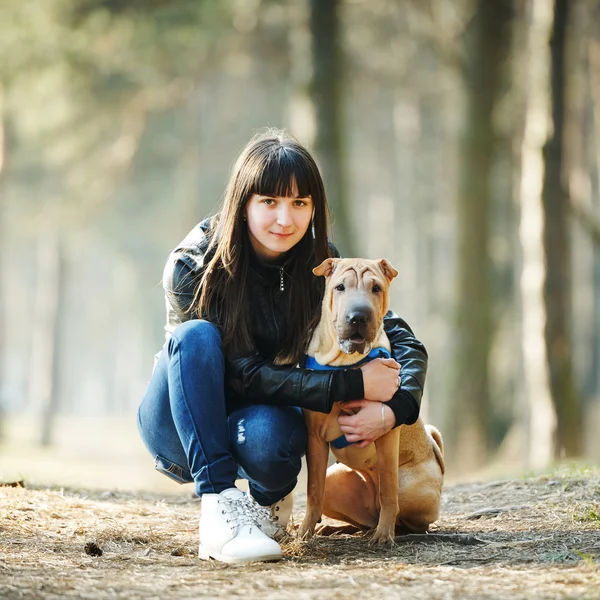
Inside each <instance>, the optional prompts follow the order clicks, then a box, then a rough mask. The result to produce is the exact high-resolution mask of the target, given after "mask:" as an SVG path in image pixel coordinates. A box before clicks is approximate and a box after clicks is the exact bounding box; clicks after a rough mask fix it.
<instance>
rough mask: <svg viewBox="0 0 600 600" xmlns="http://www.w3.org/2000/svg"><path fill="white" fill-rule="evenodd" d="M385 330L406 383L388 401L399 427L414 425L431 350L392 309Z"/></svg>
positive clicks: (385, 320)
mask: <svg viewBox="0 0 600 600" xmlns="http://www.w3.org/2000/svg"><path fill="white" fill-rule="evenodd" d="M383 329H384V331H385V333H386V334H387V336H388V339H389V341H390V345H391V347H392V358H394V359H395V360H396V362H398V363H399V364H400V378H401V380H402V383H401V385H400V387H399V388H398V391H397V392H396V393H395V394H394V396H393V398H392V399H391V400H390V401H389V402H387V403H386V404H387V405H388V406H389V407H390V408H391V409H392V411H393V412H394V415H395V417H396V424H395V427H397V426H398V425H402V424H406V425H412V424H413V423H414V422H415V421H416V420H417V418H418V417H419V411H420V408H421V397H422V396H423V387H424V385H425V376H426V374H427V360H428V357H427V350H425V346H424V345H423V344H422V343H421V342H420V341H419V340H417V338H415V335H414V333H413V332H412V329H411V328H410V327H409V326H408V324H407V323H406V321H404V320H403V319H401V318H400V317H399V316H398V315H396V314H395V313H394V312H392V311H388V313H387V314H386V316H385V317H384V319H383Z"/></svg>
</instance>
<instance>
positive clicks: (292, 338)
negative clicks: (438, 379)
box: [138, 131, 427, 563]
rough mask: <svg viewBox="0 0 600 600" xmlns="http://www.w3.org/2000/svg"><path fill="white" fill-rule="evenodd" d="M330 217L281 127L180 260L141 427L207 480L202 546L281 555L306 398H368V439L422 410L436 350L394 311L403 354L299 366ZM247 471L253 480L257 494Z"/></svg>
mask: <svg viewBox="0 0 600 600" xmlns="http://www.w3.org/2000/svg"><path fill="white" fill-rule="evenodd" d="M328 229H329V217H328V207H327V200H326V197H325V191H324V187H323V181H322V179H321V176H320V174H319V171H318V169H317V166H316V165H315V162H314V160H313V159H312V157H311V156H310V154H309V153H308V152H307V150H306V149H305V148H303V147H302V146H301V145H300V144H299V143H298V142H297V141H296V140H294V139H292V138H290V137H289V136H287V135H285V134H284V133H282V132H279V131H270V132H268V133H266V134H262V135H260V136H257V137H255V138H254V139H252V140H251V141H250V143H249V144H248V145H247V146H246V148H245V149H244V150H243V151H242V153H241V155H240V156H239V158H238V160H237V162H236V163H235V165H234V167H233V170H232V172H231V176H230V179H229V183H228V185H227V188H226V191H225V195H224V199H223V205H222V209H221V211H220V212H219V213H218V214H216V215H215V216H213V217H212V218H209V219H206V220H205V221H202V222H201V223H200V224H199V225H197V226H196V227H195V228H194V229H193V230H192V231H191V232H190V234H189V235H188V236H187V237H186V238H185V239H184V240H183V242H182V243H181V244H179V246H177V248H176V249H175V250H174V251H173V252H172V253H171V255H170V257H169V259H168V261H167V265H166V267H165V270H164V277H163V285H164V289H165V294H166V306H167V325H166V328H165V329H166V338H167V340H166V343H165V345H164V347H163V349H162V351H161V352H160V354H159V355H158V358H157V362H156V365H155V369H154V372H153V375H152V379H151V381H150V384H149V386H148V389H147V391H146V394H145V396H144V398H143V400H142V403H141V405H140V408H139V411H138V426H139V430H140V434H141V436H142V439H143V441H144V443H145V445H146V446H147V448H148V450H149V451H150V452H151V454H152V455H153V456H154V459H155V466H156V468H157V469H158V470H159V471H161V472H163V473H164V474H165V475H168V476H169V477H171V478H173V479H175V480H176V481H178V482H180V483H185V482H194V483H195V486H196V493H197V494H198V495H199V496H201V497H202V514H201V519H200V550H199V555H200V557H201V558H215V559H217V560H222V561H226V562H239V563H243V562H249V561H261V560H276V559H279V558H281V549H280V546H279V544H278V543H277V541H276V538H277V537H278V535H279V534H280V533H281V531H282V528H284V527H285V526H286V524H287V520H288V519H289V516H290V514H291V512H292V490H293V489H294V487H295V485H296V482H297V476H298V473H299V471H300V467H301V457H302V455H303V454H304V452H305V448H306V443H307V433H306V428H305V425H304V420H303V417H302V412H301V408H307V409H310V410H316V411H320V412H329V411H330V410H331V407H332V405H333V402H335V401H350V400H363V402H362V403H361V407H362V408H361V410H360V411H359V413H357V414H356V415H354V416H352V417H345V418H346V422H345V424H344V429H343V430H344V431H345V432H346V433H347V438H348V440H349V441H351V442H361V443H362V444H367V443H369V442H371V441H373V440H375V439H376V438H377V437H379V436H380V435H382V434H383V433H386V432H387V431H389V430H390V429H391V428H392V427H395V426H398V425H401V424H402V423H413V422H414V421H415V420H416V419H417V416H418V414H419V403H420V399H421V394H422V388H423V383H424V379H425V371H426V368H427V354H426V352H425V349H424V348H423V346H422V344H421V343H420V342H418V341H417V340H416V339H415V338H414V336H413V334H412V331H411V330H410V328H409V327H408V325H406V323H404V321H402V320H401V319H399V318H398V317H397V316H396V315H394V314H393V313H391V312H390V313H388V315H387V316H386V319H385V330H386V332H387V334H388V337H389V338H390V342H391V345H392V354H393V356H394V358H395V360H393V359H377V360H375V361H372V362H370V363H368V364H366V365H364V366H362V367H361V368H360V369H357V370H352V369H348V370H332V371H312V370H310V369H302V368H298V367H296V366H295V365H297V364H298V363H299V361H301V359H302V356H303V353H304V351H305V348H306V346H307V342H308V340H309V339H310V335H311V332H312V331H313V329H314V327H315V325H316V324H317V322H318V319H319V315H320V309H321V301H322V297H323V292H324V280H323V278H322V277H315V276H314V275H313V274H312V269H313V268H314V267H315V266H317V265H319V264H320V263H321V262H322V261H323V260H324V259H325V258H327V257H329V256H337V251H336V250H335V248H334V247H333V246H332V245H331V244H330V243H329V242H328V237H327V232H328ZM396 361H397V362H396ZM400 368H401V369H402V380H401V384H400V379H399V376H398V374H399V369H400ZM382 402H384V403H385V404H386V406H385V407H384V415H385V420H384V425H383V426H382V420H381V403H382ZM237 478H243V479H247V480H248V483H249V494H248V495H246V494H243V493H242V492H241V491H239V490H238V489H237V488H236V487H235V484H234V482H235V480H236V479H237Z"/></svg>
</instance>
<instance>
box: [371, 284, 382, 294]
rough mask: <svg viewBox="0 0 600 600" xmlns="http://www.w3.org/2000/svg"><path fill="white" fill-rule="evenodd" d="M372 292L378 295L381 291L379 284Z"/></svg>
mask: <svg viewBox="0 0 600 600" xmlns="http://www.w3.org/2000/svg"><path fill="white" fill-rule="evenodd" d="M372 291H373V293H374V294H378V293H379V292H380V291H381V287H379V286H378V285H377V284H375V285H374V286H373V290H372Z"/></svg>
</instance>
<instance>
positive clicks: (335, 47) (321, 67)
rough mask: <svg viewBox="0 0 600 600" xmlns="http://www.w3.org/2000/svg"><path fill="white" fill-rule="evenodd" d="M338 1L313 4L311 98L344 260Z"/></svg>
mask: <svg viewBox="0 0 600 600" xmlns="http://www.w3.org/2000/svg"><path fill="white" fill-rule="evenodd" d="M339 5H340V3H339V2H338V0H310V16H309V28H310V33H311V48H312V53H311V54H312V77H311V83H310V87H309V89H310V96H311V98H312V102H313V104H314V109H315V140H314V150H315V155H316V159H317V162H318V163H319V167H320V169H321V173H322V175H323V180H324V181H325V188H326V190H327V198H328V200H329V206H330V208H331V213H332V216H333V224H334V226H333V229H334V232H335V241H336V245H337V247H338V249H339V250H340V253H341V254H342V256H353V255H354V245H353V244H352V241H351V239H352V236H351V235H350V222H349V214H348V208H347V202H348V195H347V187H346V173H345V168H344V166H345V153H344V142H343V139H342V138H343V133H342V132H343V118H342V115H343V103H342V72H343V66H342V51H341V42H340V26H339V14H338V11H339Z"/></svg>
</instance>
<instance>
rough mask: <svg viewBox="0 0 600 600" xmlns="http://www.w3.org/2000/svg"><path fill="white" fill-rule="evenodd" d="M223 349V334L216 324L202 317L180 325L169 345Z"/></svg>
mask: <svg viewBox="0 0 600 600" xmlns="http://www.w3.org/2000/svg"><path fill="white" fill-rule="evenodd" d="M174 343H177V344H178V345H180V346H185V347H188V346H192V347H199V348H204V349H207V348H215V349H216V348H218V349H219V350H220V349H221V334H220V333H219V330H218V329H217V327H215V325H213V324H212V323H209V322H208V321H204V320H202V319H192V320H190V321H186V322H185V323H182V324H181V325H179V326H178V327H177V328H176V329H175V331H174V332H173V335H172V336H171V338H170V340H169V345H171V346H172V344H174Z"/></svg>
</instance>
